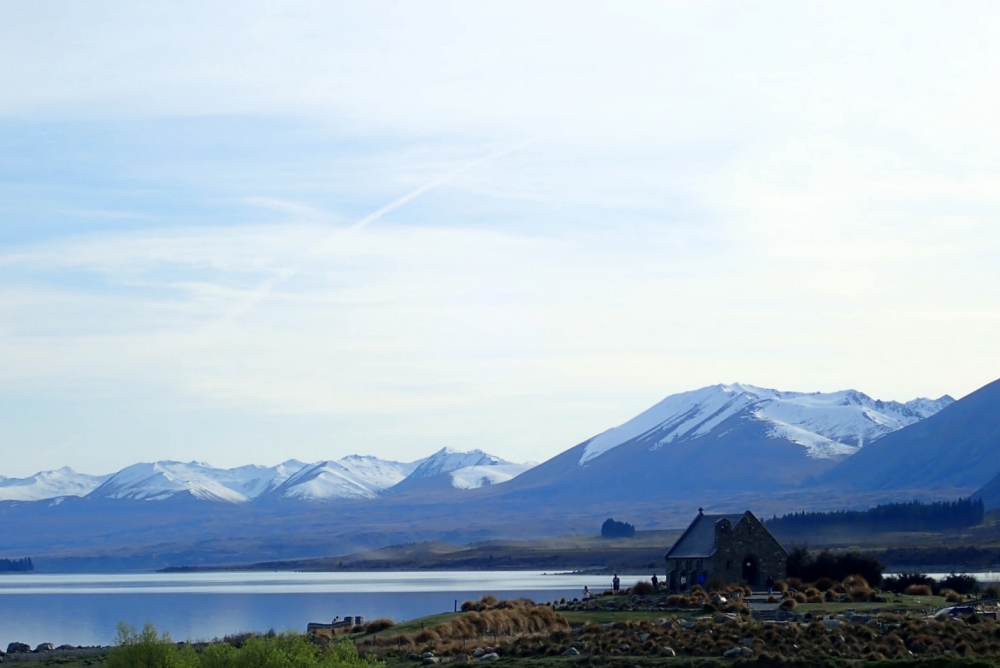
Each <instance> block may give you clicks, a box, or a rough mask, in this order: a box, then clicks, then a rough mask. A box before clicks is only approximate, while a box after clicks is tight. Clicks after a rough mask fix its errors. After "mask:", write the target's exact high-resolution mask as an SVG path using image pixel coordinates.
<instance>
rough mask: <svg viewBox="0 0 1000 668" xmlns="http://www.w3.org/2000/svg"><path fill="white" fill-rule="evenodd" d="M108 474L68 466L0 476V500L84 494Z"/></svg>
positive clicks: (96, 485) (52, 497) (93, 488)
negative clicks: (78, 471) (89, 472)
mask: <svg viewBox="0 0 1000 668" xmlns="http://www.w3.org/2000/svg"><path fill="white" fill-rule="evenodd" d="M109 477H110V476H107V475H87V474H86V473H77V472H76V471H74V470H73V469H71V468H70V467H68V466H64V467H62V468H59V469H56V470H54V471H39V472H38V473H36V474H34V475H32V476H29V477H27V478H5V477H0V501H41V500H43V499H54V498H57V497H63V496H84V495H86V494H89V493H90V492H92V491H93V490H95V489H97V487H99V486H100V485H101V483H103V482H104V481H105V480H107V479H108V478H109Z"/></svg>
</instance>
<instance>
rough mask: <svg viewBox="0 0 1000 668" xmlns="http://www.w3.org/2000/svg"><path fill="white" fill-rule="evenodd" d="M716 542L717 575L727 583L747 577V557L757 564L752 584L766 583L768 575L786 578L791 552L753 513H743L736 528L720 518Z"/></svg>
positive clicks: (716, 531) (714, 564)
mask: <svg viewBox="0 0 1000 668" xmlns="http://www.w3.org/2000/svg"><path fill="white" fill-rule="evenodd" d="M715 541H716V543H715V544H716V547H717V551H716V553H715V556H714V559H713V566H714V568H713V570H714V571H715V573H714V574H715V575H719V576H721V577H722V578H723V579H724V580H725V581H726V582H742V581H743V580H744V578H743V564H744V560H745V559H747V558H750V559H753V560H755V561H756V564H757V581H756V582H751V583H750V584H751V585H756V586H763V585H764V582H766V581H767V577H768V576H771V577H773V578H774V579H775V580H780V579H784V578H785V577H787V572H786V568H787V566H788V553H787V552H785V550H784V548H782V547H781V544H780V543H778V541H776V540H775V539H774V536H772V535H771V533H770V532H769V531H768V530H767V529H766V528H764V525H763V524H761V523H760V521H759V520H758V519H757V518H756V517H754V516H753V514H752V513H747V514H746V515H744V516H743V519H742V520H741V521H739V522H738V523H737V524H736V526H735V527H733V526H732V525H731V524H730V523H729V521H728V520H722V521H720V522H719V523H718V524H717V525H716V527H715Z"/></svg>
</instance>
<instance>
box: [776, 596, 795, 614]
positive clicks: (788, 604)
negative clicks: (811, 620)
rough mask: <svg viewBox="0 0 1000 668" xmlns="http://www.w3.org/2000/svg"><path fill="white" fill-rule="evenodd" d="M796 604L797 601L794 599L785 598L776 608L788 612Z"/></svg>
mask: <svg viewBox="0 0 1000 668" xmlns="http://www.w3.org/2000/svg"><path fill="white" fill-rule="evenodd" d="M796 605H798V603H797V602H796V601H795V599H794V598H786V599H785V600H784V601H782V602H781V604H780V605H778V608H780V609H781V610H784V611H786V612H788V611H791V610H794V609H795V606H796Z"/></svg>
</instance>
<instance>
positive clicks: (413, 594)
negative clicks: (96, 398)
mask: <svg viewBox="0 0 1000 668" xmlns="http://www.w3.org/2000/svg"><path fill="white" fill-rule="evenodd" d="M635 579H636V580H637V579H639V578H635ZM622 580H623V582H622V584H623V585H625V584H626V583H627V584H632V582H633V579H632V578H629V577H626V578H622ZM584 585H586V586H589V587H590V588H591V590H603V589H608V588H610V585H611V583H610V577H609V576H607V575H548V574H545V573H540V572H537V571H530V572H525V571H515V572H510V571H503V572H480V571H476V572H419V573H408V572H407V573H394V572H386V573H381V572H380V573H287V572H269V573H258V572H254V573H148V574H112V575H107V574H100V575H79V574H73V575H40V574H3V575H2V576H0V649H6V647H7V644H8V643H10V642H15V641H16V642H24V643H28V644H30V645H31V646H32V647H34V646H35V645H37V644H38V643H42V642H51V643H54V644H55V645H61V644H64V643H65V644H70V645H107V644H110V643H112V642H113V641H114V638H115V635H116V632H117V626H118V623H119V622H122V621H124V622H126V623H127V624H131V625H134V626H137V627H141V626H142V625H143V624H145V623H146V622H147V621H150V622H153V624H155V625H156V628H157V629H158V630H160V631H169V632H170V635H171V636H172V637H173V638H174V639H175V640H207V639H211V638H215V637H222V636H224V635H226V634H230V633H238V632H241V631H267V630H269V629H274V630H276V631H285V630H295V631H305V628H306V624H308V623H309V622H329V621H330V620H332V619H333V618H334V617H335V616H340V617H345V616H347V615H352V616H356V615H360V616H362V617H364V618H365V619H366V620H372V619H376V618H378V617H389V618H391V619H394V620H396V621H397V622H400V621H405V620H407V619H414V618H416V617H422V616H424V615H429V614H434V613H439V612H450V611H451V610H453V609H454V606H455V602H456V601H457V602H458V605H459V606H461V605H462V602H463V601H466V600H469V599H479V598H480V597H481V596H484V595H486V594H493V595H495V596H496V597H497V598H521V597H524V598H530V599H532V600H534V601H538V602H542V601H552V600H558V599H559V598H562V597H566V598H574V597H579V596H580V595H581V593H582V590H583V587H584Z"/></svg>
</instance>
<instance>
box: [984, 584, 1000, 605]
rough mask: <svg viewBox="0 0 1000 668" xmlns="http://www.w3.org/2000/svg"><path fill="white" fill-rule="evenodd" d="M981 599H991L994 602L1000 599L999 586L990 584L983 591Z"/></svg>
mask: <svg viewBox="0 0 1000 668" xmlns="http://www.w3.org/2000/svg"><path fill="white" fill-rule="evenodd" d="M983 598H989V599H993V600H994V601H995V600H997V599H1000V584H997V583H995V582H994V583H992V584H989V585H987V586H986V588H985V589H983Z"/></svg>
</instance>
